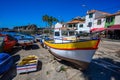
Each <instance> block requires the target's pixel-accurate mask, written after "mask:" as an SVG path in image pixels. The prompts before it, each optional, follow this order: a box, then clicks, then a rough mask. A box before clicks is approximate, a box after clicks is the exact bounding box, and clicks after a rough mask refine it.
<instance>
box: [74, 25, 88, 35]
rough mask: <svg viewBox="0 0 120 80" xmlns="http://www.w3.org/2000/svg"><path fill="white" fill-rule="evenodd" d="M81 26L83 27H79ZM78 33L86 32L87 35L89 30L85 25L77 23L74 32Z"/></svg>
mask: <svg viewBox="0 0 120 80" xmlns="http://www.w3.org/2000/svg"><path fill="white" fill-rule="evenodd" d="M81 24H83V27H81V28H80V27H79V26H80V25H81ZM76 31H77V32H78V33H79V32H80V31H81V32H87V33H89V32H90V28H89V27H87V26H86V24H85V23H78V25H77V30H76Z"/></svg>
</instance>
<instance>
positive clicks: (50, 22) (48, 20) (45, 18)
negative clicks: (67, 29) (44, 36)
mask: <svg viewBox="0 0 120 80" xmlns="http://www.w3.org/2000/svg"><path fill="white" fill-rule="evenodd" d="M42 20H43V21H44V22H46V23H48V25H49V26H50V27H51V26H52V25H53V23H55V22H58V21H59V20H58V19H57V18H55V17H53V16H48V15H44V16H43V17H42Z"/></svg>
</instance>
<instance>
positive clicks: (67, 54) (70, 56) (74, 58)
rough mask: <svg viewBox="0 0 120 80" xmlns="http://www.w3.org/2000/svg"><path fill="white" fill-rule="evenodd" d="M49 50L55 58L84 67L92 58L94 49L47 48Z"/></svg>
mask: <svg viewBox="0 0 120 80" xmlns="http://www.w3.org/2000/svg"><path fill="white" fill-rule="evenodd" d="M49 51H50V52H51V53H52V54H53V55H54V56H55V57H57V58H60V59H62V60H66V61H69V62H72V63H75V64H77V65H78V66H79V67H81V68H82V69H86V68H87V67H88V65H89V63H90V62H91V60H92V57H93V55H94V53H95V51H96V50H72V51H71V50H57V49H53V48H49Z"/></svg>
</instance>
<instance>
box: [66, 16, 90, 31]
mask: <svg viewBox="0 0 120 80" xmlns="http://www.w3.org/2000/svg"><path fill="white" fill-rule="evenodd" d="M67 27H68V28H70V29H75V30H76V31H77V33H83V32H85V33H89V28H88V27H86V25H85V19H83V18H81V17H76V18H74V19H73V20H71V21H69V22H67Z"/></svg>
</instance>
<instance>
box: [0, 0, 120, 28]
mask: <svg viewBox="0 0 120 80" xmlns="http://www.w3.org/2000/svg"><path fill="white" fill-rule="evenodd" d="M92 9H95V10H101V11H104V12H108V13H115V12H117V11H118V10H120V0H0V28H13V27H15V26H24V25H29V24H36V25H37V26H38V27H44V26H45V22H43V21H42V16H43V15H45V14H47V15H49V16H53V17H56V18H57V19H59V20H63V21H64V22H68V21H70V20H71V19H72V18H75V17H77V16H81V17H83V16H85V15H86V12H87V11H88V10H92Z"/></svg>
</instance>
